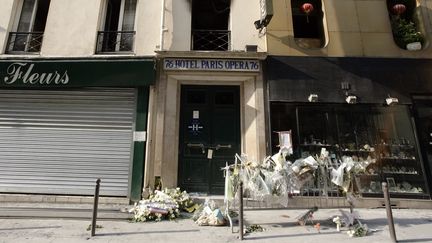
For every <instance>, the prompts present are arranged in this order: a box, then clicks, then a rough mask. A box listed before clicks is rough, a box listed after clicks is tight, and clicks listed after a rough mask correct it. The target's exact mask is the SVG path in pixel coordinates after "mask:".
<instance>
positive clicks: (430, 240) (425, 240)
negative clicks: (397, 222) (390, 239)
mask: <svg viewBox="0 0 432 243" xmlns="http://www.w3.org/2000/svg"><path fill="white" fill-rule="evenodd" d="M397 242H432V238H423V239H409V240H398V241H397Z"/></svg>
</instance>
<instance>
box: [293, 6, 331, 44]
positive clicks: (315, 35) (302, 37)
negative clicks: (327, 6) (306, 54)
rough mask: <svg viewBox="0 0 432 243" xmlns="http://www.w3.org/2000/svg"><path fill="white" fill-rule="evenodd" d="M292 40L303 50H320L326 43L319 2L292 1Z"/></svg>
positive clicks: (322, 15)
mask: <svg viewBox="0 0 432 243" xmlns="http://www.w3.org/2000/svg"><path fill="white" fill-rule="evenodd" d="M291 11H292V20H293V29H294V39H295V42H296V43H297V45H299V46H300V47H303V48H322V47H324V45H325V43H326V39H325V33H324V31H325V30H324V23H323V19H324V13H323V11H322V3H321V0H308V1H306V0H292V1H291Z"/></svg>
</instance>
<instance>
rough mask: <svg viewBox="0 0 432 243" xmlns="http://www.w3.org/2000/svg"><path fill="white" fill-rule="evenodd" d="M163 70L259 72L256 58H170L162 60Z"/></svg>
mask: <svg viewBox="0 0 432 243" xmlns="http://www.w3.org/2000/svg"><path fill="white" fill-rule="evenodd" d="M164 69H165V70H199V71H242V72H259V71H260V63H259V61H258V60H235V59H228V60H221V59H171V58H167V59H165V60H164Z"/></svg>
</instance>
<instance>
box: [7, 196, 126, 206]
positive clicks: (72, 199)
mask: <svg viewBox="0 0 432 243" xmlns="http://www.w3.org/2000/svg"><path fill="white" fill-rule="evenodd" d="M93 201H94V197H92V196H59V195H39V194H38V195H36V194H0V203H58V204H92V203H93ZM99 203H100V204H117V205H128V204H129V199H128V198H126V197H102V196H100V197H99Z"/></svg>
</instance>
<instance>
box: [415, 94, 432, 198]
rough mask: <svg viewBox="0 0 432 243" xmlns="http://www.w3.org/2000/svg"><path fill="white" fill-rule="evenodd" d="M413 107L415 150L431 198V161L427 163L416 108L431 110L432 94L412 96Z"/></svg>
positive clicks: (424, 144)
mask: <svg viewBox="0 0 432 243" xmlns="http://www.w3.org/2000/svg"><path fill="white" fill-rule="evenodd" d="M412 100H413V105H412V108H411V110H412V116H411V117H412V124H413V128H414V134H415V137H416V142H417V145H418V146H417V150H418V155H419V156H420V162H421V166H422V170H423V172H424V173H425V175H424V177H425V179H426V181H425V184H426V188H427V190H428V194H429V196H430V197H431V198H432V186H431V185H432V161H429V159H428V156H427V154H428V152H427V150H428V148H427V147H428V144H426V143H425V142H426V141H424V140H423V139H422V138H421V136H420V133H421V132H422V131H420V117H419V114H418V107H419V106H422V105H423V106H427V103H429V104H431V105H430V107H431V109H432V94H422V95H413V98H412Z"/></svg>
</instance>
